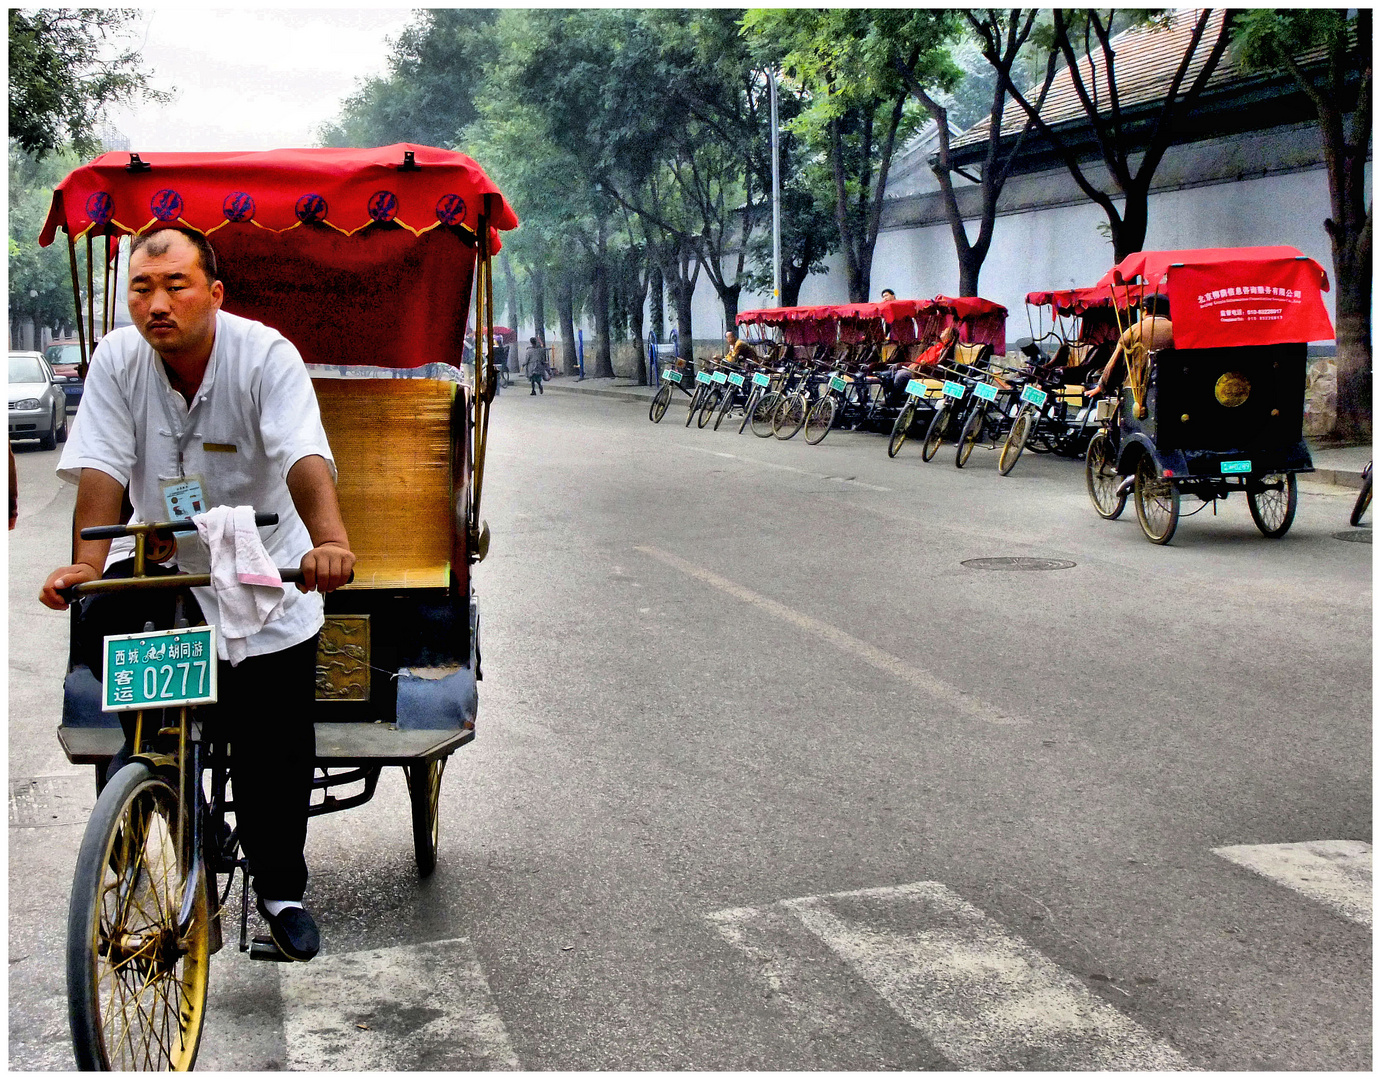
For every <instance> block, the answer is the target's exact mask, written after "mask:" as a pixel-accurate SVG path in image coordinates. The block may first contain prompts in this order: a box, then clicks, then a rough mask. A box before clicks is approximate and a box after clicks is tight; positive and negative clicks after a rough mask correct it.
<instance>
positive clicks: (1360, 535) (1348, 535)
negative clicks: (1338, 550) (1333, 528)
mask: <svg viewBox="0 0 1381 1080" xmlns="http://www.w3.org/2000/svg"><path fill="white" fill-rule="evenodd" d="M1333 539H1334V540H1350V541H1352V542H1353V543H1354V544H1370V543H1371V530H1370V529H1349V530H1348V531H1347V532H1340V533H1334V534H1333Z"/></svg>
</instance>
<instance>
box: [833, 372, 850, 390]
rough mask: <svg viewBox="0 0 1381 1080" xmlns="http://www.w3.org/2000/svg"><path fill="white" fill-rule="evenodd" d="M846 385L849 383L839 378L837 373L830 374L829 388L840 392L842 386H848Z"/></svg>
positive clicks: (842, 388)
mask: <svg viewBox="0 0 1381 1080" xmlns="http://www.w3.org/2000/svg"><path fill="white" fill-rule="evenodd" d="M848 385H849V384H848V383H846V382H845V381H844V380H843V379H841V378H840V377H839V376H838V375H831V376H830V389H831V390H838V391H840V392H841V393H842V392H843V390H844V388H845V387H846V386H848Z"/></svg>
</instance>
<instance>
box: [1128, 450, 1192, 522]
mask: <svg viewBox="0 0 1381 1080" xmlns="http://www.w3.org/2000/svg"><path fill="white" fill-rule="evenodd" d="M1132 492H1133V495H1134V497H1135V499H1136V517H1137V520H1138V521H1139V522H1141V531H1142V532H1143V533H1145V534H1146V539H1147V540H1149V541H1151V543H1153V544H1168V543H1170V538H1171V537H1172V536H1174V535H1175V527H1176V526H1177V525H1178V524H1179V521H1180V489H1179V488H1178V487H1177V486H1176V484H1175V482H1174V481H1173V480H1170V479H1167V478H1165V477H1162V476H1160V475H1159V474H1158V473H1157V472H1156V462H1155V459H1154V458H1152V457H1151V455H1150V454H1149V453H1148V454H1143V455H1142V456H1141V458H1140V459H1139V460H1138V461H1137V463H1136V481H1135V483H1134V484H1133V486H1132Z"/></svg>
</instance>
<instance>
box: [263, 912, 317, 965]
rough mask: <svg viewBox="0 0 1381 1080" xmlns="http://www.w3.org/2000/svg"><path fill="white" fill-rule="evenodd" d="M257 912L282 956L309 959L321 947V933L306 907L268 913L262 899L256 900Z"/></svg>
mask: <svg viewBox="0 0 1381 1080" xmlns="http://www.w3.org/2000/svg"><path fill="white" fill-rule="evenodd" d="M258 908H259V914H260V915H262V916H263V917H264V922H266V923H268V927H269V936H270V937H272V938H273V943H274V944H275V945H277V946H278V949H279V951H280V952H282V953H283V955H284V956H289V957H291V958H292V959H294V960H310V959H311V958H312V957H314V956H315V955H316V954H317V950H318V949H320V948H321V935H320V934H318V933H317V929H316V923H314V922H313V921H312V917H311V916H310V915H309V914H307V909H306V908H300V907H289V908H284V909H283V910H282V911H280V912H279V913H278V914H277V915H270V914H269V909H268V908H266V907H264V901H263V900H262V899H259V901H258Z"/></svg>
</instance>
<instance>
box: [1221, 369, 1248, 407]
mask: <svg viewBox="0 0 1381 1080" xmlns="http://www.w3.org/2000/svg"><path fill="white" fill-rule="evenodd" d="M1251 392H1252V384H1251V383H1250V382H1249V381H1248V380H1247V377H1246V376H1245V375H1242V374H1240V373H1238V372H1236V371H1226V372H1224V373H1223V374H1222V375H1220V376H1219V377H1218V381H1217V382H1216V383H1214V384H1213V396H1214V397H1216V398H1217V399H1218V404H1220V405H1222V406H1223V407H1224V408H1225V409H1235V408H1237V406H1239V405H1241V404H1242V402H1244V401H1246V400H1247V397H1248V396H1249V395H1250V394H1251Z"/></svg>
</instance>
